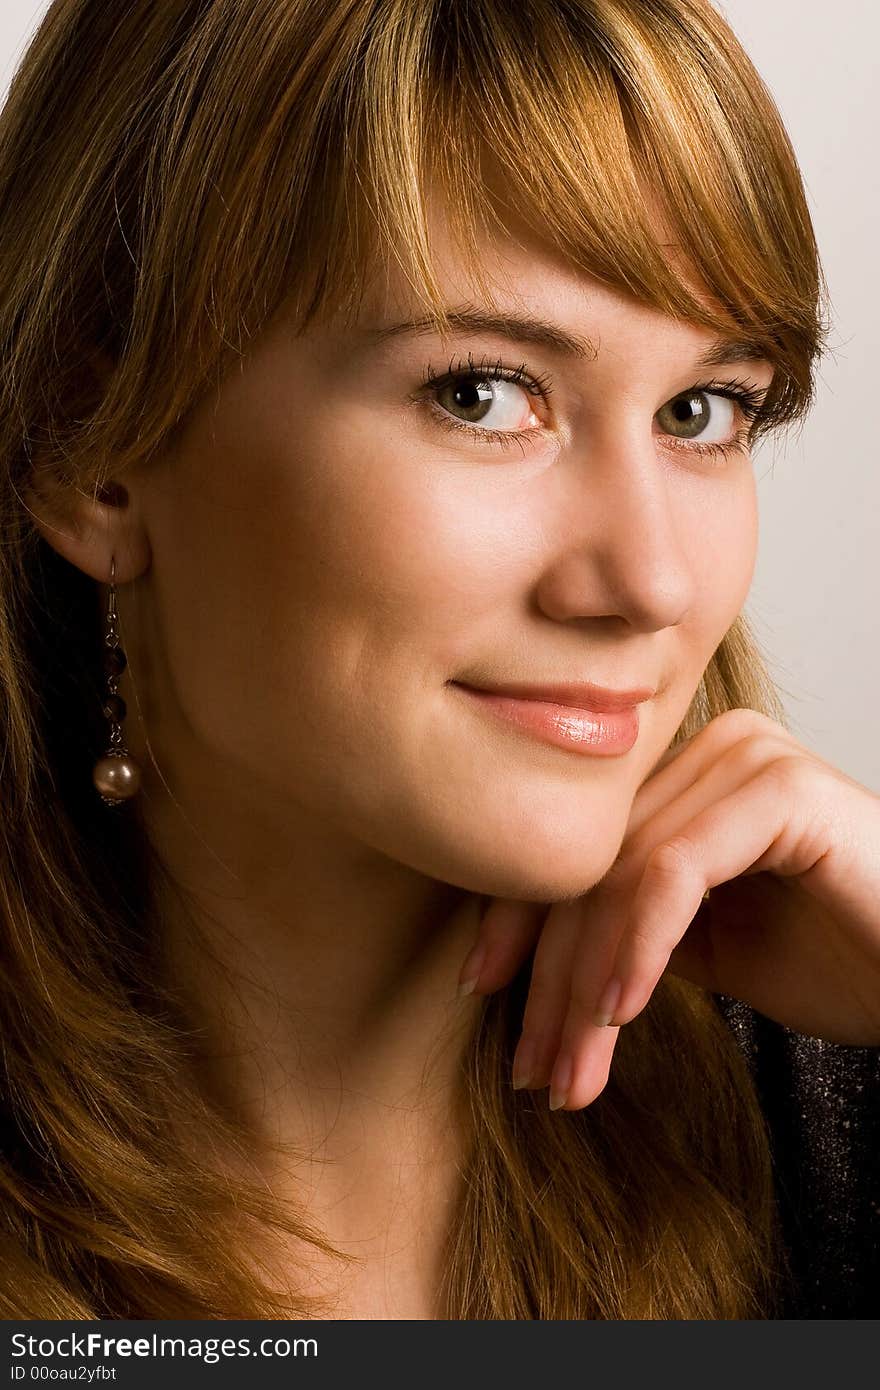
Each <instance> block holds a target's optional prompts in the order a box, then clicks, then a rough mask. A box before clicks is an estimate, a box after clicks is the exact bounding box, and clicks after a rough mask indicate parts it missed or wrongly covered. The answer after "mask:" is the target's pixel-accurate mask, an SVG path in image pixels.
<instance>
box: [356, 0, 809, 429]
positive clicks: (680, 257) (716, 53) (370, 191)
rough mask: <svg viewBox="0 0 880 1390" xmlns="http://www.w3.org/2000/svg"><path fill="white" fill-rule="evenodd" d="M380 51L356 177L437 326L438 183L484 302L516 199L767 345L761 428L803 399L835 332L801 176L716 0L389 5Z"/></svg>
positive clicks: (655, 290)
mask: <svg viewBox="0 0 880 1390" xmlns="http://www.w3.org/2000/svg"><path fill="white" fill-rule="evenodd" d="M380 15H381V18H380V17H379V16H380ZM382 19H384V20H385V21H386V23H387V25H388V30H387V31H386V30H383V27H382ZM404 22H405V23H406V24H409V25H411V26H412V32H411V34H410V38H409V41H408V42H406V43H405V44H404V43H402V42H401V40H400V35H399V32H398V28H397V27H395V29H394V40H393V41H394V42H395V44H396V49H397V59H398V61H397V63H396V64H395V65H394V66H393V68H392V66H391V65H389V64H388V63H387V62H382V61H381V60H380V59H379V56H378V55H379V54H380V53H381V50H382V48H383V45H387V43H388V42H389V39H390V31H391V26H392V24H393V25H394V26H399V25H400V24H401V23H404ZM373 45H375V46H376V51H375V53H374V54H373V61H372V62H371V61H370V54H369V52H368V53H367V54H365V55H364V62H365V67H366V68H367V70H368V71H370V72H371V73H372V74H374V75H376V76H378V75H384V77H385V78H386V81H385V83H384V85H383V86H382V88H381V89H379V88H377V87H376V85H375V83H372V82H366V83H364V82H363V81H362V79H360V80H359V86H358V90H359V94H360V96H361V97H362V98H364V99H365V100H366V101H367V102H368V103H369V104H368V106H367V108H366V109H365V110H364V111H363V112H362V113H361V116H362V119H361V122H360V139H359V142H358V159H359V161H360V163H361V168H362V176H361V177H360V178H359V179H358V180H357V186H358V188H359V189H360V190H361V191H362V192H363V193H365V194H366V198H367V204H368V206H369V208H370V210H371V211H372V214H373V218H374V227H373V231H374V232H378V243H379V245H380V246H381V247H382V251H383V253H384V254H385V255H386V256H388V255H390V256H391V257H393V258H394V259H395V260H396V261H397V263H398V264H399V265H400V267H401V268H402V270H403V272H404V274H405V276H406V278H407V280H408V281H409V283H410V284H411V285H412V288H413V291H414V293H415V295H416V296H417V298H418V299H419V300H420V301H421V303H422V306H423V308H424V311H425V312H426V313H427V314H428V315H430V316H431V317H432V318H433V319H434V321H435V323H436V326H437V328H438V330H439V331H440V332H443V333H445V332H446V331H447V330H448V324H447V322H446V318H445V313H444V305H443V301H442V295H441V292H440V290H439V287H438V285H437V281H436V276H435V272H434V267H433V264H432V258H431V251H430V244H429V232H428V224H427V217H426V200H427V195H428V189H429V187H430V186H432V185H433V186H434V187H436V189H437V190H438V191H439V193H440V195H441V198H442V202H443V205H444V208H445V211H446V215H447V217H448V220H449V228H450V234H451V236H452V239H453V242H454V244H455V245H456V248H457V250H458V251H459V253H460V254H461V256H462V257H463V259H464V262H465V265H466V268H467V272H468V274H469V275H470V277H471V279H472V280H473V282H474V284H475V285H476V286H477V287H478V289H479V293H480V294H481V296H482V297H483V298H484V299H485V300H486V301H487V302H489V303H490V304H491V303H492V298H493V297H492V291H491V288H490V286H489V284H488V283H487V280H486V277H485V275H484V273H483V270H482V267H481V263H480V250H479V242H478V231H481V232H489V233H491V231H492V229H493V226H494V227H496V228H501V229H504V228H505V213H506V212H507V211H508V210H511V211H513V212H514V213H515V214H516V216H517V217H519V218H521V219H522V220H523V221H524V222H526V223H527V224H528V225H529V226H530V227H531V228H532V229H533V230H534V231H535V232H536V233H537V234H538V235H539V236H540V237H541V238H542V239H543V240H544V241H546V243H547V244H548V245H550V246H552V247H554V248H555V249H557V250H558V251H560V252H561V253H562V254H563V255H564V256H565V257H566V258H568V259H570V261H571V262H572V264H573V265H575V266H576V267H577V268H579V269H580V270H582V271H584V272H585V273H587V274H589V275H592V276H594V277H595V278H597V279H599V280H601V281H603V282H604V283H606V284H608V285H609V286H611V287H612V288H614V289H617V290H618V291H620V292H622V293H624V294H628V295H631V296H633V297H635V298H636V299H638V300H640V301H642V302H644V303H647V304H650V305H651V306H652V307H654V308H656V309H657V310H659V311H660V312H662V313H666V314H670V315H672V316H674V317H678V318H683V319H687V320H690V321H693V322H695V323H699V324H701V325H702V326H705V327H707V328H709V329H711V330H713V331H715V332H716V333H717V334H718V335H719V336H721V337H724V338H728V339H730V338H732V339H733V340H735V341H743V342H745V343H747V344H749V345H752V346H754V347H756V348H758V349H759V350H760V352H761V354H762V355H763V356H765V357H767V359H768V360H769V361H771V362H772V363H773V365H774V367H775V375H774V380H773V385H772V387H771V390H770V392H769V393H768V396H767V399H766V401H765V404H764V407H763V409H762V411H761V413H760V416H759V417H758V419H757V420H756V422H755V425H754V429H753V436H754V437H756V436H757V435H758V434H759V433H763V432H766V431H768V430H770V429H771V428H775V427H778V426H779V425H781V424H783V423H786V422H788V421H790V420H793V419H797V418H800V417H801V416H803V415H804V414H805V413H806V411H807V409H808V408H809V405H810V403H811V399H812V392H813V363H814V360H815V359H816V357H817V356H818V355H819V353H820V351H821V349H822V347H823V342H824V337H825V333H826V331H827V330H826V327H825V323H824V321H823V316H822V312H821V309H822V292H823V288H824V286H823V281H822V275H821V269H820V265H819V259H818V252H817V248H816V245H815V240H814V236H813V232H812V228H811V224H810V218H809V215H808V212H807V209H806V204H805V198H804V193H803V187H802V183H801V178H800V173H799V170H798V166H797V163H796V160H795V157H794V154H793V151H792V149H791V146H790V143H789V141H788V137H787V135H786V134H785V131H784V129H783V127H782V124H781V122H780V120H779V117H778V114H777V112H776V109H775V106H774V105H773V102H772V100H771V98H770V97H769V94H767V92H766V89H765V88H764V86H763V84H762V83H761V81H760V78H759V77H758V76H757V74H756V73H755V71H754V68H753V67H752V64H751V62H750V60H749V59H748V57H747V56H746V54H745V53H744V52H743V50H742V49H741V47H740V46H739V43H738V41H737V40H736V39H735V37H734V36H733V35H732V33H731V31H730V30H729V29H728V28H727V27H726V26H725V25H724V23H723V21H721V20H720V18H719V16H718V15H717V14H716V13H715V11H714V10H713V9H712V7H711V6H710V5H709V4H708V3H706V4H704V3H700V2H699V0H694V2H693V3H680V0H679V2H678V3H675V4H673V3H668V2H667V0H651V2H650V3H641V4H638V5H634V4H631V3H627V0H563V3H553V4H549V3H545V0H523V3H522V4H520V5H518V6H516V7H511V6H509V5H505V4H500V3H498V2H497V0H480V3H473V0H434V3H425V4H424V5H423V6H420V7H413V6H402V5H400V4H389V5H386V6H381V7H379V10H378V11H377V23H376V25H375V27H374V29H373V30H372V31H371V34H370V37H369V39H368V49H369V48H370V47H372V46H373ZM768 187H772V190H773V195H772V197H770V196H768ZM367 235H368V236H369V235H370V234H369V233H368V234H367ZM356 260H357V258H356V257H355V258H351V257H349V258H348V264H349V267H350V268H351V267H353V265H354V264H355V263H356ZM338 283H339V281H338V280H337V285H338Z"/></svg>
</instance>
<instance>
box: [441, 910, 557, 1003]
mask: <svg viewBox="0 0 880 1390" xmlns="http://www.w3.org/2000/svg"><path fill="white" fill-rule="evenodd" d="M547 909H548V904H547V903H532V902H520V901H519V900H517V899H515V898H493V899H492V900H491V902H490V903H489V906H488V908H487V909H486V911H485V913H484V914H483V918H482V920H481V922H480V926H479V931H478V934H477V941H476V944H475V945H474V947H473V949H472V951H471V952H470V954H469V955H468V957H467V958H466V960H465V962H464V965H463V966H462V968H461V974H460V977H459V986H458V993H459V995H460V996H461V995H465V994H470V993H471V992H472V991H476V992H478V993H481V994H491V993H492V991H493V990H496V989H500V988H501V987H502V985H506V984H509V983H510V981H511V980H512V979H513V978H514V976H515V975H516V973H517V971H518V970H519V968H520V966H521V965H522V964H523V962H524V961H525V960H527V959H528V957H529V955H530V954H531V952H532V951H533V950H534V947H535V942H536V941H537V940H538V937H539V935H540V932H541V926H542V923H543V921H544V917H545V915H546V913H547Z"/></svg>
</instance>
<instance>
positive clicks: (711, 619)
mask: <svg viewBox="0 0 880 1390" xmlns="http://www.w3.org/2000/svg"><path fill="white" fill-rule="evenodd" d="M757 547H758V508H757V494H756V491H755V483H754V472H753V471H752V469H751V466H750V465H749V464H748V463H746V465H745V466H744V468H743V471H742V473H741V474H740V475H739V476H737V477H735V478H734V479H733V480H732V484H731V486H730V487H729V488H727V489H718V490H717V492H716V493H715V494H714V495H713V494H712V493H711V491H709V492H708V495H707V498H706V502H705V505H701V506H700V507H699V508H698V509H696V510H695V511H694V513H693V514H692V515H691V517H690V520H689V527H688V540H687V548H688V555H689V562H690V565H691V570H692V575H693V581H694V616H695V619H696V626H697V628H698V629H699V630H700V632H701V633H705V634H706V636H707V640H708V641H709V642H710V643H711V644H712V645H711V650H712V651H714V648H715V646H716V645H717V643H718V641H720V640H721V637H722V636H723V635H724V633H725V632H726V631H727V628H728V627H729V626H730V624H731V623H732V622H733V621H734V619H735V618H736V616H737V614H738V613H739V612H740V610H741V609H742V606H743V604H744V603H745V600H746V597H747V595H748V592H749V589H750V587H751V583H752V578H753V576H754V571H755V561H756V558H757ZM709 655H711V651H710V652H709V654H708V655H707V656H706V661H708V659H709Z"/></svg>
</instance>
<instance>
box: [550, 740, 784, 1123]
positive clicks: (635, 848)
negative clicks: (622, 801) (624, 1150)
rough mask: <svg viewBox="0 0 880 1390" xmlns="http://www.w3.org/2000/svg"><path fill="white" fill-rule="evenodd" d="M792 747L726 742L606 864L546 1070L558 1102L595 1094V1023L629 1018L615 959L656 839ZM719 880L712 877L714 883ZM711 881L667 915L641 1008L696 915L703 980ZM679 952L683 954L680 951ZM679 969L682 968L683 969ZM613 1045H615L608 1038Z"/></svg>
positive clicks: (707, 967)
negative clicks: (661, 948)
mask: <svg viewBox="0 0 880 1390" xmlns="http://www.w3.org/2000/svg"><path fill="white" fill-rule="evenodd" d="M790 747H791V744H790V743H782V742H780V741H779V740H778V739H776V738H775V737H774V736H773V734H772V733H765V734H762V735H760V736H756V735H753V736H752V737H751V738H750V739H739V740H738V741H735V742H734V743H733V744H731V745H729V746H728V747H727V751H726V752H725V753H724V754H723V755H722V756H721V757H720V758H719V759H717V761H715V762H714V763H713V764H711V765H710V767H709V769H708V771H705V772H704V774H703V775H702V776H701V777H697V778H696V780H694V781H693V782H692V783H690V785H687V786H686V789H685V790H684V791H683V792H681V793H680V795H678V796H677V797H675V798H674V799H673V800H672V801H671V802H670V803H669V804H668V805H664V806H663V809H662V810H661V811H659V812H657V813H656V814H655V815H654V817H653V819H652V820H651V821H649V822H648V823H647V824H646V825H644V826H642V828H641V830H640V831H639V834H638V835H637V836H636V837H635V838H634V839H633V840H632V841H631V842H630V844H629V846H628V849H627V851H625V852H624V853H622V854H621V856H620V857H619V858H618V860H617V861H616V863H615V864H614V865H613V866H612V868H611V870H609V872H608V873H607V874H606V875H605V877H604V878H603V879H602V880H601V882H600V883H599V884H597V885H596V887H595V889H593V890H592V892H591V893H590V894H589V895H588V898H589V899H590V900H592V901H591V918H595V919H598V920H600V921H603V922H604V923H605V930H604V931H602V929H601V928H599V929H598V931H596V932H595V933H594V932H593V931H590V932H589V933H584V935H583V936H582V938H581V941H580V944H579V947H578V950H577V952H576V955H575V958H574V960H573V962H572V969H571V976H570V980H571V988H570V995H569V999H568V1001H567V1004H566V1011H565V1018H564V1021H563V1025H562V1029H561V1033H560V1049H559V1056H558V1057H557V1058H556V1061H555V1062H554V1065H553V1069H552V1075H551V1091H553V1092H554V1093H555V1094H556V1097H557V1102H558V1101H559V1097H560V1096H564V1094H565V1088H566V1085H568V1087H569V1091H570V1097H569V1099H568V1100H567V1101H566V1100H563V1101H562V1102H561V1103H563V1104H566V1106H567V1108H569V1109H572V1108H577V1105H578V1104H581V1105H583V1104H587V1103H589V1102H590V1101H591V1100H594V1099H595V1098H596V1096H597V1095H598V1094H599V1091H600V1090H601V1087H602V1086H604V1085H605V1083H606V1081H607V1075H605V1077H604V1079H602V1073H601V1070H600V1069H599V1061H598V1059H599V1057H600V1056H601V1057H602V1058H603V1059H604V1057H605V1049H603V1048H601V1047H600V1044H599V1043H598V1042H597V1029H598V1030H599V1033H600V1034H601V1031H602V1029H603V1027H607V1026H609V1025H612V1026H619V1025H620V1024H622V1023H623V1022H626V1021H628V1018H625V1017H624V1016H623V1014H622V1013H621V1011H620V1006H621V1002H622V981H621V970H620V961H621V959H623V952H624V948H625V944H626V939H627V936H628V935H629V934H630V933H631V932H633V931H634V930H635V929H636V928H635V918H634V907H635V901H636V898H637V896H638V894H639V893H640V892H641V884H642V882H643V879H644V875H645V871H646V868H647V865H648V863H649V862H651V857H652V855H653V854H654V853H655V852H656V850H657V848H658V847H659V846H660V845H662V844H665V843H669V842H673V843H674V841H675V837H676V836H677V835H678V834H680V833H681V832H682V831H683V830H684V829H685V827H687V826H689V825H690V824H691V823H692V822H693V821H694V820H695V818H696V817H697V816H698V815H699V814H700V813H701V812H705V811H706V810H707V809H709V808H711V807H713V806H717V805H718V804H719V803H721V802H723V800H724V798H725V797H729V795H730V794H731V793H732V792H734V791H736V790H737V789H738V788H740V787H742V786H743V785H745V784H747V783H748V782H749V781H750V780H751V779H753V778H754V777H755V775H756V774H757V773H758V772H759V771H760V770H762V769H764V768H765V767H766V766H767V765H768V763H769V762H772V761H773V760H774V759H778V758H779V757H780V756H783V755H782V754H780V749H783V748H784V749H785V754H784V756H785V757H786V758H792V757H794V756H795V755H794V754H792V753H791V752H790V751H789V750H790ZM736 872H739V868H737V869H735V870H734V873H736ZM723 881H724V880H723V879H717V878H716V879H715V880H714V883H719V882H723ZM709 886H712V885H710V884H708V883H706V882H703V883H702V884H701V885H700V887H699V892H696V898H695V900H694V901H693V904H692V905H690V901H691V900H690V898H689V899H687V902H688V904H689V906H687V907H684V908H682V909H681V911H684V912H685V913H686V915H685V916H684V917H682V916H681V915H679V916H678V917H675V918H672V919H670V920H669V921H668V922H667V930H668V932H669V933H670V934H671V936H672V939H671V941H670V945H669V951H668V952H667V953H666V955H665V958H663V960H662V963H661V964H660V968H659V969H658V970H657V973H656V977H655V978H654V979H653V980H652V982H651V984H650V988H649V989H648V990H647V993H646V995H645V998H644V1000H643V1002H642V1004H641V1006H640V1008H641V1007H644V1004H646V1003H647V1001H648V998H650V995H651V993H653V990H654V988H655V987H656V984H657V980H658V979H659V978H660V976H661V975H662V973H663V970H664V969H665V967H666V965H667V964H668V961H669V955H670V953H671V951H672V949H673V947H674V946H675V945H676V944H677V942H678V941H680V939H681V938H682V937H683V936H684V935H685V933H686V932H687V929H688V928H689V926H691V924H692V923H695V922H696V921H697V919H698V918H699V927H700V934H699V936H698V937H695V938H694V939H693V940H692V941H690V942H689V943H688V952H687V954H688V956H689V958H690V959H691V960H692V962H694V963H695V969H696V971H697V973H698V974H699V975H700V977H701V978H700V982H701V983H703V982H704V981H705V977H706V975H707V974H710V973H711V963H710V962H708V963H707V959H706V953H707V950H708V949H709V948H710V947H711V937H710V935H709V934H708V927H707V926H706V923H707V922H709V921H711V914H709V913H707V912H706V911H703V912H702V913H700V909H701V907H702V906H703V903H702V899H703V896H704V894H705V891H706V889H707V888H708V887H709ZM692 891H696V890H695V889H692ZM585 900H586V899H584V900H582V901H585ZM707 906H708V905H707ZM597 940H602V941H603V942H604V943H605V944H606V946H607V944H608V943H609V942H610V943H611V952H610V953H609V952H608V950H607V949H606V950H605V952H604V954H603V953H601V952H599V953H597V950H596V942H597ZM681 954H682V956H683V957H684V954H685V953H684V951H682V953H681ZM681 973H683V974H685V975H687V971H686V970H683V971H682V972H681ZM639 1011H640V1009H636V1010H635V1011H634V1012H633V1013H632V1014H631V1015H630V1017H635V1014H636V1013H638V1012H639ZM610 1051H613V1044H612V1047H611V1049H610ZM609 1060H610V1052H609ZM567 1079H568V1080H567ZM597 1087H598V1089H597ZM551 1099H552V1097H551Z"/></svg>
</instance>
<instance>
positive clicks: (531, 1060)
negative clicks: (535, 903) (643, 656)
mask: <svg viewBox="0 0 880 1390" xmlns="http://www.w3.org/2000/svg"><path fill="white" fill-rule="evenodd" d="M578 901H579V900H576V901H575V902H570V901H568V900H565V901H562V902H557V903H553V905H552V906H551V907H550V910H549V912H548V913H547V917H546V920H545V922H544V925H543V928H542V930H541V936H540V939H539V941H538V945H537V947H536V949H535V959H534V961H533V963H532V974H531V981H530V984H529V992H528V996H527V999H526V1006H525V1011H524V1013H523V1027H522V1034H521V1036H520V1040H519V1043H518V1044H517V1048H516V1052H515V1053H514V1059H513V1084H514V1086H516V1087H520V1086H529V1087H539V1086H546V1085H547V1082H548V1081H549V1079H550V1068H551V1065H552V1062H553V1058H554V1057H555V1056H556V1053H557V1051H558V1049H559V1038H560V1033H561V1029H562V1022H563V1019H564V1017H565V1005H566V1000H567V998H568V991H569V981H570V979H571V968H572V960H573V957H574V952H575V949H576V947H577V944H578V935H579V930H580V912H579V911H578Z"/></svg>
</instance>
